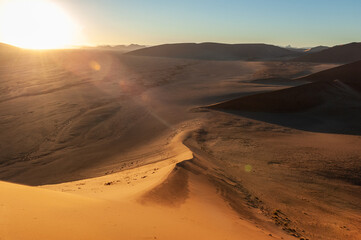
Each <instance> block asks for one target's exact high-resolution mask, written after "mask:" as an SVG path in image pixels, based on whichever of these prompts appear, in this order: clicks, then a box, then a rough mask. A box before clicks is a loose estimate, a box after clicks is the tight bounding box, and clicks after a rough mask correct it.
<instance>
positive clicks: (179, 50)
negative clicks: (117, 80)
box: [127, 43, 300, 60]
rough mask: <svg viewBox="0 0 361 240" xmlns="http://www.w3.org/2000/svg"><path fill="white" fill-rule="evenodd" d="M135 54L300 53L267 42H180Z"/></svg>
mask: <svg viewBox="0 0 361 240" xmlns="http://www.w3.org/2000/svg"><path fill="white" fill-rule="evenodd" d="M127 54H128V55H133V56H151V57H169V58H187V59H201V60H270V59H285V58H291V57H296V56H299V55H300V54H299V53H297V52H295V51H291V50H288V49H285V48H281V47H277V46H273V45H267V44H222V43H199V44H197V43H178V44H164V45H159V46H154V47H148V48H143V49H140V50H135V51H132V52H129V53H127Z"/></svg>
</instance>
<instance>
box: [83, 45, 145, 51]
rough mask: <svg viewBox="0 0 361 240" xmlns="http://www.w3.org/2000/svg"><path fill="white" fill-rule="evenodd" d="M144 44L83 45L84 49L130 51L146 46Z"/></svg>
mask: <svg viewBox="0 0 361 240" xmlns="http://www.w3.org/2000/svg"><path fill="white" fill-rule="evenodd" d="M146 47H147V46H145V45H138V44H130V45H99V46H96V47H84V48H86V49H102V50H116V51H120V52H124V53H125V52H130V51H134V50H138V49H142V48H146Z"/></svg>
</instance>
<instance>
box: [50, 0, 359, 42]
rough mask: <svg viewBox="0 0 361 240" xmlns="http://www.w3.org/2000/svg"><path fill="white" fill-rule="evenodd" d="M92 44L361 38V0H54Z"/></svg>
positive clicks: (295, 40)
mask: <svg viewBox="0 0 361 240" xmlns="http://www.w3.org/2000/svg"><path fill="white" fill-rule="evenodd" d="M52 1H53V2H56V3H57V4H58V5H60V6H61V7H62V8H63V9H65V10H66V11H67V12H68V13H69V14H70V15H71V17H72V18H73V19H75V20H76V21H77V22H78V24H80V25H81V26H82V29H83V30H82V31H83V36H84V38H85V39H86V40H84V41H83V42H82V43H86V44H129V43H139V44H147V45H154V44H161V43H174V42H204V41H211V42H224V43H247V42H264V43H271V44H275V45H283V46H284V45H288V44H291V45H292V46H314V45H336V44H342V43H347V42H352V41H361V29H360V25H361V0H342V1H341V0H340V1H337V0H101V1H100V0H52Z"/></svg>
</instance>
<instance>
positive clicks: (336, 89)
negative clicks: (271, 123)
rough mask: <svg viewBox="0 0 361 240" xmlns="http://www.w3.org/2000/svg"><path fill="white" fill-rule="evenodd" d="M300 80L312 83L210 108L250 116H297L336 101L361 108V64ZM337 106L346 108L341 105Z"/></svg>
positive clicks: (239, 99)
mask: <svg viewBox="0 0 361 240" xmlns="http://www.w3.org/2000/svg"><path fill="white" fill-rule="evenodd" d="M299 80H306V81H311V82H312V83H309V84H305V85H301V86H297V87H291V88H287V89H283V90H278V91H274V92H267V93H261V94H256V95H251V96H246V97H242V98H238V99H234V100H231V101H227V102H223V103H219V104H215V105H213V106H211V108H216V109H228V110H241V111H250V112H297V111H302V110H306V109H310V108H313V107H316V106H319V105H322V104H328V103H330V102H335V101H336V100H337V99H338V100H340V101H341V102H349V101H348V100H350V99H354V100H355V99H356V100H358V102H359V104H358V105H359V106H360V104H361V101H360V100H361V61H357V62H355V63H351V64H347V65H343V66H340V67H336V68H332V69H328V70H325V71H322V72H319V73H315V74H312V75H309V76H306V77H303V78H300V79H299ZM339 103H340V102H339ZM340 106H342V107H345V106H346V105H342V104H340Z"/></svg>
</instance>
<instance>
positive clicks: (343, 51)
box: [292, 43, 361, 63]
mask: <svg viewBox="0 0 361 240" xmlns="http://www.w3.org/2000/svg"><path fill="white" fill-rule="evenodd" d="M358 60H361V43H349V44H345V45H338V46H335V47H332V48H328V49H324V50H322V51H319V52H314V53H310V54H307V55H304V56H301V57H298V58H295V59H293V60H292V61H295V62H317V63H350V62H355V61H358Z"/></svg>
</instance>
